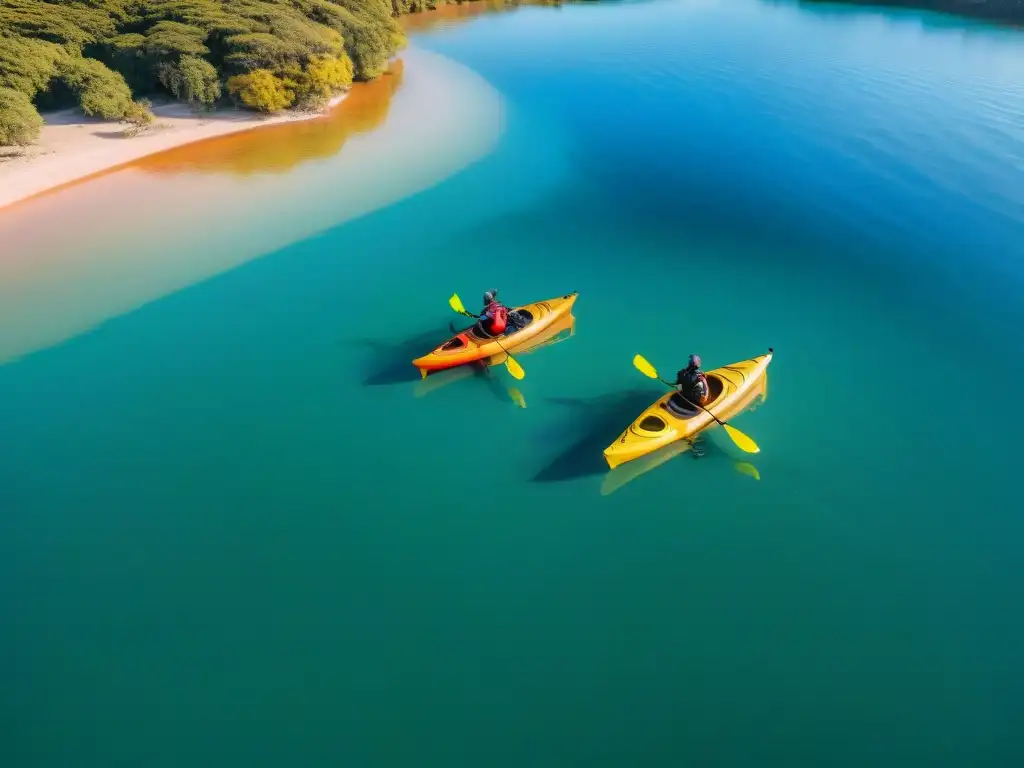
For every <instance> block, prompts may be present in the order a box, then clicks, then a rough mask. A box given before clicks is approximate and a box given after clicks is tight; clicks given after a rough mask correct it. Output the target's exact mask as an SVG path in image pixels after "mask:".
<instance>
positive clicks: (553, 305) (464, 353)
mask: <svg viewBox="0 0 1024 768" xmlns="http://www.w3.org/2000/svg"><path fill="white" fill-rule="evenodd" d="M578 295H579V293H578V292H577V291H573V292H572V293H568V294H566V295H565V296H559V297H558V298H556V299H546V300H544V301H537V302H534V303H533V304H524V305H523V306H521V307H514V308H510V310H513V309H514V311H515V312H517V313H518V315H519V317H520V318H522V319H524V320H526V325H525V326H523V327H522V328H520V329H518V330H517V331H515V332H514V333H508V334H502V335H501V336H482V335H480V334H479V331H478V330H477V328H476V326H473V327H472V328H467V329H466V330H464V331H461V332H459V333H457V334H455V335H454V336H453V337H452V338H450V339H448V341H446V342H445V343H444V344H442V345H441V346H439V347H437V348H436V349H434V350H433V351H431V352H428V353H427V354H425V355H423V356H422V357H417V358H416V359H415V360H413V361H412V364H413V365H415V366H416V367H417V368H419V369H420V373H421V374H422V375H423V376H424V377H425V376H426V375H427V374H429V373H431V372H433V371H443V370H445V369H446V368H455V367H456V366H459V365H466V364H467V363H474V362H477V361H481V360H489V359H490V358H493V357H496V356H497V357H500V358H504V357H505V353H506V352H515V351H516V349H518V348H521V347H525V346H529V345H530V342H531V341H533V340H534V339H536V338H537V337H538V336H541V335H543V334H544V333H545V332H546V331H547V330H548V329H550V328H551V327H552V326H553V325H555V324H556V323H558V322H559V321H560V320H562V319H563V318H565V317H566V316H571V313H572V307H573V304H575V303H576V297H577V296H578Z"/></svg>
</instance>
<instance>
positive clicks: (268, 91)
mask: <svg viewBox="0 0 1024 768" xmlns="http://www.w3.org/2000/svg"><path fill="white" fill-rule="evenodd" d="M227 85H228V93H230V94H231V95H232V96H234V97H235V98H237V99H238V100H239V101H241V102H242V103H243V104H244V105H245V106H247V107H249V108H250V109H257V110H259V111H260V112H280V111H281V110H282V109H287V108H288V107H290V106H291V105H292V104H293V103H294V102H295V92H294V91H293V90H291V89H290V88H288V87H287V86H286V85H285V83H284V81H283V80H281V79H280V78H279V77H277V76H275V75H274V73H273V72H270V71H268V70H266V69H254V70H253V71H252V72H250V73H249V74H247V75H235V76H234V77H231V78H229V79H228V83H227Z"/></svg>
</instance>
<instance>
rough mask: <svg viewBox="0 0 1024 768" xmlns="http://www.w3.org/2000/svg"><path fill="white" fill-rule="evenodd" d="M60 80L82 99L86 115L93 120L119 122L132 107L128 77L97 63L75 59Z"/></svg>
mask: <svg viewBox="0 0 1024 768" xmlns="http://www.w3.org/2000/svg"><path fill="white" fill-rule="evenodd" d="M62 70H63V71H62V72H61V73H60V78H61V80H62V81H63V82H64V84H65V85H66V86H67V87H68V88H69V89H70V90H71V91H72V92H73V93H75V94H76V95H77V96H78V104H79V106H80V107H81V108H82V111H83V112H84V113H85V114H87V115H90V116H95V117H102V118H103V119H105V120H115V119H117V118H120V117H123V116H124V114H125V112H127V111H128V109H129V107H130V106H131V104H132V92H131V90H129V88H128V83H126V82H125V80H124V76H122V75H121V73H119V72H114V71H113V70H112V69H109V68H108V67H106V66H105V65H104V64H103V63H102V62H100V61H97V60H96V59H86V58H74V59H70V60H68V61H67V62H66V63H65V64H64V65H63V67H62Z"/></svg>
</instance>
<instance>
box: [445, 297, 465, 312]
mask: <svg viewBox="0 0 1024 768" xmlns="http://www.w3.org/2000/svg"><path fill="white" fill-rule="evenodd" d="M448 306H449V307H451V308H452V309H454V310H455V311H456V312H458V313H459V314H460V315H465V314H467V313H466V308H465V307H464V306H462V299H460V298H459V294H457V293H453V294H452V297H451V298H450V299H448Z"/></svg>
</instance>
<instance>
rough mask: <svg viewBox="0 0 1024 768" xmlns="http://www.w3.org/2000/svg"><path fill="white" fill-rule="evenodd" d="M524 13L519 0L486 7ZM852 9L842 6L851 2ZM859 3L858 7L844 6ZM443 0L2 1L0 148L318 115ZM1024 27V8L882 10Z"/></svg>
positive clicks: (978, 1)
mask: <svg viewBox="0 0 1024 768" xmlns="http://www.w3.org/2000/svg"><path fill="white" fill-rule="evenodd" d="M481 1H482V2H485V3H487V4H489V5H498V6H508V5H518V4H519V0H481ZM801 1H802V2H809V3H811V2H813V3H816V2H817V0H801ZM841 1H842V0H841ZM846 1H847V2H860V0H846ZM442 4H444V0H225V1H224V2H219V1H218V0H69V1H66V2H58V1H56V0H54V1H53V2H47V1H46V0H3V2H2V3H0V146H8V147H10V146H24V145H28V144H31V143H32V142H34V141H35V140H36V139H37V138H38V137H39V132H40V129H41V127H42V125H43V119H42V117H41V115H40V112H41V111H55V110H60V109H65V108H69V107H73V108H77V109H79V110H80V111H81V112H82V113H83V114H84V115H86V116H88V117H95V118H101V119H104V120H118V121H122V122H124V123H125V124H126V127H127V129H128V132H129V134H131V133H137V132H140V131H142V130H144V129H145V128H146V127H147V126H148V125H149V124H150V123H151V122H152V121H153V112H152V109H151V103H150V101H149V99H150V98H153V97H165V98H172V99H175V100H178V101H180V102H184V103H185V104H188V105H190V106H192V107H193V108H195V109H197V110H210V109H212V108H214V107H215V106H218V105H225V104H232V105H235V106H238V107H241V108H243V109H247V110H253V111H256V112H262V113H279V112H282V111H284V110H287V109H293V108H295V109H303V110H310V111H315V110H317V109H319V108H322V107H323V106H324V105H325V104H327V103H329V102H330V100H331V99H332V98H335V97H336V96H337V95H338V94H339V93H341V92H343V91H345V90H346V89H347V88H348V87H349V86H350V85H351V84H352V83H353V81H366V80H372V79H373V78H375V77H377V76H378V75H380V74H381V73H382V72H384V71H385V70H386V68H387V66H388V62H389V60H390V59H391V58H392V57H393V56H394V55H395V54H396V53H397V52H398V51H399V50H400V49H401V48H402V47H403V46H404V45H405V42H406V41H405V34H404V32H403V29H402V26H401V25H400V24H399V21H398V19H399V18H400V17H402V16H404V15H407V14H412V13H418V12H421V11H425V10H431V9H434V8H436V7H437V6H439V5H442ZM873 4H877V5H890V6H908V7H911V6H913V7H918V8H924V9H930V10H937V11H944V12H951V13H958V14H963V15H969V16H977V17H982V18H987V19H991V20H993V21H1002V22H1009V23H1014V22H1021V23H1024V0H878V2H877V3H873Z"/></svg>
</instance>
